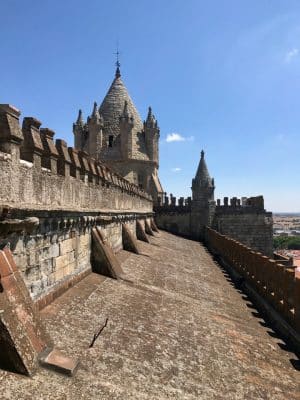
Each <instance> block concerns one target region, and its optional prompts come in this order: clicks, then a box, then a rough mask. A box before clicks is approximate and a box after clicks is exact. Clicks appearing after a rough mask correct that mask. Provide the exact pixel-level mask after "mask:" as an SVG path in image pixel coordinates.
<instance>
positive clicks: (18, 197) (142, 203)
mask: <svg viewBox="0 0 300 400" xmlns="http://www.w3.org/2000/svg"><path fill="white" fill-rule="evenodd" d="M19 117H20V111H19V110H17V109H16V108H15V107H13V106H11V105H7V104H5V105H3V104H2V105H0V166H1V170H2V171H3V173H2V174H1V177H0V183H1V186H0V201H1V203H2V204H7V205H16V204H18V206H20V207H30V208H31V209H32V208H40V207H47V208H50V209H53V208H64V209H93V210H95V209H118V210H120V209H122V210H126V209H128V210H130V209H134V208H138V209H144V210H145V211H149V210H152V198H151V196H150V195H149V194H148V193H146V192H145V191H144V190H142V189H141V188H139V187H138V186H137V185H135V184H133V183H130V182H129V181H127V180H126V179H124V178H122V177H121V176H120V175H118V174H117V173H115V172H114V171H112V170H111V169H110V168H108V167H107V166H105V165H103V164H102V163H101V162H99V161H97V160H95V159H93V158H92V157H90V156H89V155H88V154H87V153H85V152H83V151H79V150H77V149H74V148H72V147H68V146H67V143H66V142H65V141H64V140H61V139H57V140H56V141H55V142H54V136H55V133H54V131H52V130H51V129H49V128H41V125H42V123H41V121H39V120H37V119H36V118H32V117H25V118H24V119H23V124H22V128H21V126H20V123H19ZM137 204H138V206H137Z"/></svg>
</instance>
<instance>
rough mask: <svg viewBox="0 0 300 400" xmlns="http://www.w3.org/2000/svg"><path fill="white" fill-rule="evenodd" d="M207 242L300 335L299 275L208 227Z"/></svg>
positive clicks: (292, 269) (291, 269)
mask: <svg viewBox="0 0 300 400" xmlns="http://www.w3.org/2000/svg"><path fill="white" fill-rule="evenodd" d="M206 243H207V245H208V248H209V249H210V250H211V251H212V252H213V253H216V254H217V255H219V256H220V257H221V258H222V260H224V261H225V263H227V264H229V265H230V266H231V267H232V268H234V269H235V270H236V271H237V272H238V274H239V275H240V276H242V277H243V278H244V279H245V280H246V282H248V283H249V284H250V285H251V286H252V287H253V288H254V289H255V291H256V292H257V293H258V294H259V295H260V296H262V297H263V298H264V299H266V301H267V302H269V303H270V304H271V305H272V307H274V309H275V310H276V311H277V312H278V313H279V314H280V315H281V316H282V317H283V318H284V319H285V320H286V321H287V322H288V323H289V324H290V325H291V326H292V327H293V328H294V329H295V330H296V331H297V332H298V333H300V279H299V278H297V277H296V276H295V270H294V268H291V267H287V266H284V265H282V264H279V263H277V262H276V261H274V260H271V259H270V258H268V257H266V256H264V255H263V254H261V253H259V252H255V251H252V250H251V248H250V247H247V246H245V245H244V244H242V243H239V242H238V241H236V240H234V239H232V238H229V237H227V236H225V235H221V234H220V233H218V232H217V231H215V230H213V229H211V228H208V227H207V228H206Z"/></svg>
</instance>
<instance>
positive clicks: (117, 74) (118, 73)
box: [115, 65, 121, 78]
mask: <svg viewBox="0 0 300 400" xmlns="http://www.w3.org/2000/svg"><path fill="white" fill-rule="evenodd" d="M115 77H116V78H120V77H121V71H120V65H117V69H116V74H115Z"/></svg>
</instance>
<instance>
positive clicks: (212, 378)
mask: <svg viewBox="0 0 300 400" xmlns="http://www.w3.org/2000/svg"><path fill="white" fill-rule="evenodd" d="M139 243H140V246H141V249H142V251H143V254H142V255H135V254H131V253H128V252H125V251H122V252H120V253H119V255H118V257H120V259H121V260H122V266H123V269H124V271H125V275H126V279H127V280H124V281H115V280H112V279H109V278H104V277H101V276H99V275H95V274H91V275H89V276H88V277H86V278H85V279H84V280H82V281H81V282H80V283H78V284H77V285H76V286H75V287H74V288H72V289H70V290H69V291H68V292H66V293H65V294H64V295H62V296H61V297H60V298H58V299H57V300H56V301H55V302H53V303H52V304H51V305H50V306H48V307H47V308H45V309H44V310H43V311H42V315H43V318H44V319H45V321H46V325H47V328H48V329H49V330H50V332H51V335H52V337H53V339H54V341H55V344H56V347H58V348H60V349H62V350H63V351H65V352H66V353H67V354H68V355H70V356H72V357H78V358H79V359H80V360H81V365H80V368H79V369H78V371H77V373H76V375H75V376H74V377H73V378H68V377H66V376H63V375H60V374H56V373H54V372H52V371H48V370H46V369H40V370H39V372H38V373H37V374H36V375H35V376H34V378H33V379H30V378H26V377H22V376H19V375H14V374H12V373H8V372H4V371H0V385H1V393H0V398H1V400H3V399H18V400H23V399H30V400H33V399H39V400H42V399H43V400H45V399H51V400H55V399H57V400H64V399H70V400H77V399H84V400H88V399H93V400H95V399H101V400H106V399H120V400H121V399H122V400H128V399H138V400H143V399H148V400H150V399H151V400H156V399H159V400H164V399H180V400H181V399H182V400H185V399H186V400H189V399H255V400H258V399H272V400H277V399H285V400H286V399H289V400H292V399H300V372H299V370H297V369H299V361H297V357H296V356H295V354H293V353H291V352H289V351H288V350H287V349H286V347H285V344H284V343H283V342H282V341H281V339H279V338H278V337H277V336H276V334H275V333H274V332H273V331H272V329H271V328H270V327H268V326H267V324H266V323H265V322H264V321H263V319H262V318H260V316H259V314H258V313H257V311H256V310H255V309H254V308H253V306H252V304H251V303H250V302H249V300H248V299H247V298H246V297H245V295H243V294H242V293H241V292H239V291H238V290H237V289H236V288H235V287H234V285H233V284H232V282H231V281H230V279H229V278H228V277H227V275H226V273H225V272H224V271H223V270H222V269H221V267H220V266H219V265H218V264H216V263H215V262H214V260H213V259H212V257H211V255H210V254H209V253H208V252H207V251H206V249H205V248H204V247H203V246H202V245H201V244H199V243H197V242H193V241H189V240H187V239H183V238H179V237H176V236H173V235H171V234H168V233H165V232H160V234H159V235H156V237H155V238H151V244H146V243H142V242H139ZM106 318H108V322H107V326H106V327H105V328H104V329H103V330H102V332H101V333H100V335H99V337H98V338H97V339H96V341H95V343H94V346H93V347H91V348H89V345H90V344H91V342H92V339H93V336H94V333H95V332H97V331H98V332H99V331H100V329H101V327H103V325H104V323H105V320H106Z"/></svg>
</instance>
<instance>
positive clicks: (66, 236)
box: [0, 209, 152, 300]
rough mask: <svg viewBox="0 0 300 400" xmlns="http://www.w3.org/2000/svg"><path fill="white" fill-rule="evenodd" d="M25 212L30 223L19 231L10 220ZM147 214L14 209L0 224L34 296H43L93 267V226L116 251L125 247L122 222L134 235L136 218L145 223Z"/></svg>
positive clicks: (0, 241) (1, 242) (0, 243)
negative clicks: (97, 228) (96, 227)
mask: <svg viewBox="0 0 300 400" xmlns="http://www.w3.org/2000/svg"><path fill="white" fill-rule="evenodd" d="M33 215H34V216H35V217H34V218H33ZM149 215H150V216H151V215H152V214H149ZM149 215H148V216H149ZM21 216H22V218H24V220H25V221H29V222H28V223H27V225H26V226H25V227H24V229H23V230H18V231H15V229H16V226H15V225H14V224H12V223H11V224H10V225H9V224H8V222H9V221H16V220H19V221H20V219H19V218H20V217H21ZM146 217H147V214H145V213H141V214H138V213H136V214H135V213H121V212H120V213H97V212H94V213H82V212H80V213H78V212H64V211H42V210H40V211H36V210H31V211H29V210H26V211H25V210H20V209H11V210H10V218H9V219H8V218H6V220H5V222H6V224H3V221H2V223H1V222H0V247H1V248H2V247H4V246H5V245H6V244H7V243H9V245H10V248H11V251H12V252H13V255H14V259H15V262H16V264H17V266H18V268H19V269H20V270H21V272H22V275H23V278H24V281H25V284H26V286H27V288H28V290H29V292H30V295H31V297H32V298H33V299H34V300H40V299H42V298H45V296H47V295H48V294H49V293H51V292H52V291H54V290H57V289H61V288H62V287H63V286H64V284H65V283H66V284H67V285H69V283H70V282H71V281H73V280H74V279H77V280H78V278H82V277H83V276H85V275H86V274H87V273H89V272H91V271H92V268H93V266H92V265H91V253H92V246H91V230H92V228H93V227H94V226H98V227H99V228H100V229H101V232H102V234H103V237H104V239H105V240H106V241H107V243H108V244H109V245H110V247H111V248H112V249H113V250H114V251H115V252H117V251H119V250H121V249H122V248H123V240H122V224H126V225H127V227H128V228H129V230H130V231H131V233H132V234H133V235H134V237H136V220H137V219H141V220H142V221H144V219H145V218H146ZM30 221H31V224H30ZM32 225H33V226H32ZM20 229H21V228H20ZM5 231H6V232H5Z"/></svg>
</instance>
